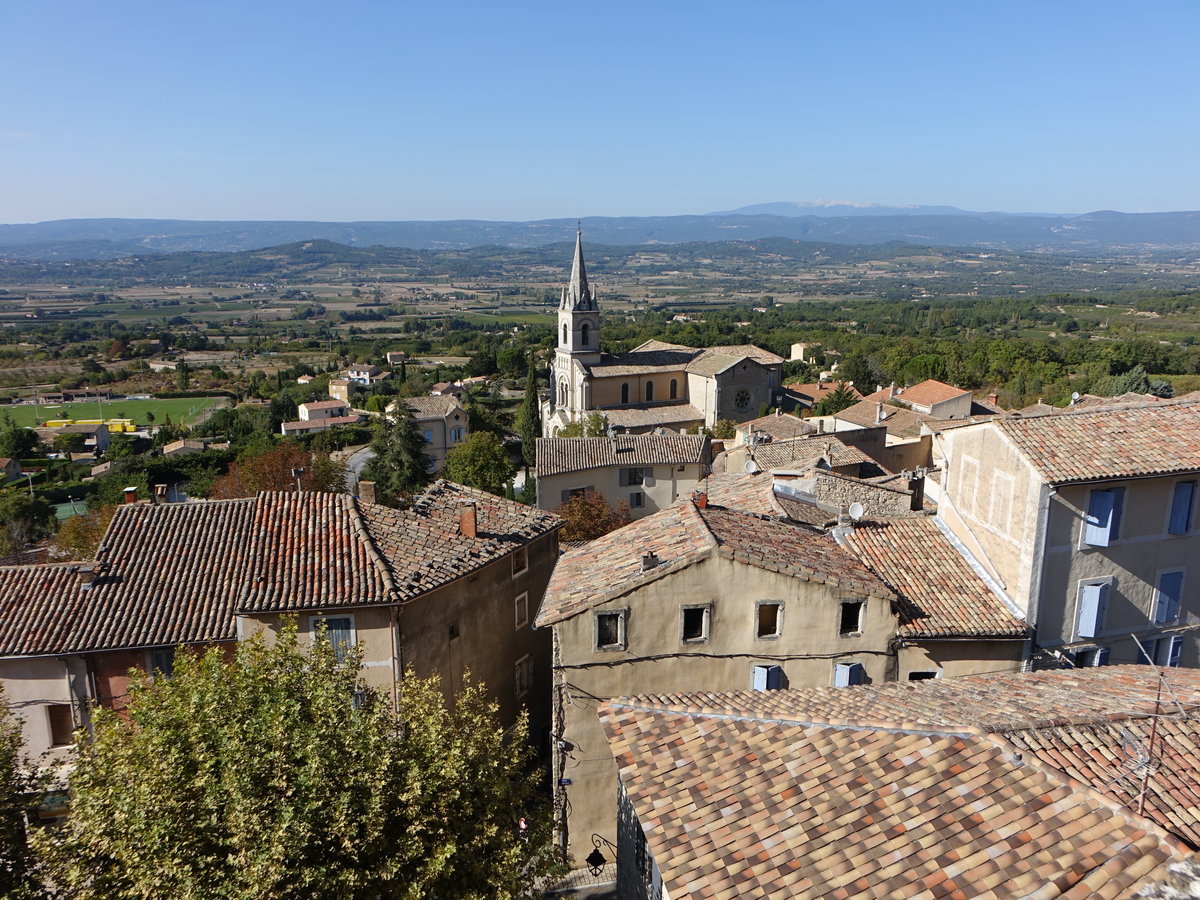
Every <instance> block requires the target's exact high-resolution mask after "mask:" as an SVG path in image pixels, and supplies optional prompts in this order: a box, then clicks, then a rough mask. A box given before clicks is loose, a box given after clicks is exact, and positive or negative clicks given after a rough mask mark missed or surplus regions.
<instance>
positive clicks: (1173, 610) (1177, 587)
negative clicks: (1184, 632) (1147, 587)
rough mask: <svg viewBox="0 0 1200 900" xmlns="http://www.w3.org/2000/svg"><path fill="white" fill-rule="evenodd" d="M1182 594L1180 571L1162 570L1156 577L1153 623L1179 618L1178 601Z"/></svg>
mask: <svg viewBox="0 0 1200 900" xmlns="http://www.w3.org/2000/svg"><path fill="white" fill-rule="evenodd" d="M1182 596H1183V573H1182V572H1164V573H1163V574H1162V575H1160V576H1159V577H1158V593H1157V595H1156V597H1155V603H1154V624H1155V625H1165V624H1166V623H1168V622H1174V621H1175V620H1176V619H1178V618H1179V601H1180V598H1181V597H1182Z"/></svg>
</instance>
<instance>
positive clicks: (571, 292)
mask: <svg viewBox="0 0 1200 900" xmlns="http://www.w3.org/2000/svg"><path fill="white" fill-rule="evenodd" d="M595 308H596V301H595V298H593V297H592V291H591V288H589V287H588V280H587V269H586V268H585V267H584V265H583V229H582V228H576V231H575V261H574V262H573V263H571V282H570V284H568V285H567V288H566V290H565V291H564V293H563V309H595Z"/></svg>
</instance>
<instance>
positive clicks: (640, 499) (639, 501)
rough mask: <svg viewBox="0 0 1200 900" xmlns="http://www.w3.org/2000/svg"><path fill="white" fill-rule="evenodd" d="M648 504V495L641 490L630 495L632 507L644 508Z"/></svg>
mask: <svg viewBox="0 0 1200 900" xmlns="http://www.w3.org/2000/svg"><path fill="white" fill-rule="evenodd" d="M645 505H646V495H645V494H643V493H642V492H641V491H634V492H633V493H632V494H630V495H629V506H630V508H631V509H642V508H644V507H645Z"/></svg>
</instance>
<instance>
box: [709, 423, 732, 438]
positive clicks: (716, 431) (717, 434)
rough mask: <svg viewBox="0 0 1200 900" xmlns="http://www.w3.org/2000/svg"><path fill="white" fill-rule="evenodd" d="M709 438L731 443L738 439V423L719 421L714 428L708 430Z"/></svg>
mask: <svg viewBox="0 0 1200 900" xmlns="http://www.w3.org/2000/svg"><path fill="white" fill-rule="evenodd" d="M708 436H709V437H714V438H717V439H718V440H721V441H729V440H732V439H733V438H735V437H737V422H735V421H733V420H732V419H718V420H717V421H716V422H715V423H714V424H713V427H712V428H710V429H708Z"/></svg>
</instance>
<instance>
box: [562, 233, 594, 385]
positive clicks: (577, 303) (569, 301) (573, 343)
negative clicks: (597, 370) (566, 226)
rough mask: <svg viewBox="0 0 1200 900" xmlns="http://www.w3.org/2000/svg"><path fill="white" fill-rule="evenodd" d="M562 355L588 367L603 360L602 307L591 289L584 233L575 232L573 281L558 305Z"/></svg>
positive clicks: (565, 289)
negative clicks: (601, 340) (585, 264)
mask: <svg viewBox="0 0 1200 900" xmlns="http://www.w3.org/2000/svg"><path fill="white" fill-rule="evenodd" d="M558 354H559V355H560V356H561V355H567V356H570V357H572V358H574V359H578V360H579V361H580V362H581V363H583V364H584V365H585V366H586V365H590V364H592V363H596V362H599V361H600V308H599V307H598V306H597V305H596V298H595V296H594V295H593V294H592V289H591V287H589V286H588V280H587V269H586V268H585V267H584V264H583V231H582V230H579V231H577V232H576V233H575V261H574V262H573V263H572V264H571V281H570V283H568V284H567V286H566V287H564V288H563V291H562V299H561V300H560V301H559V304H558Z"/></svg>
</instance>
